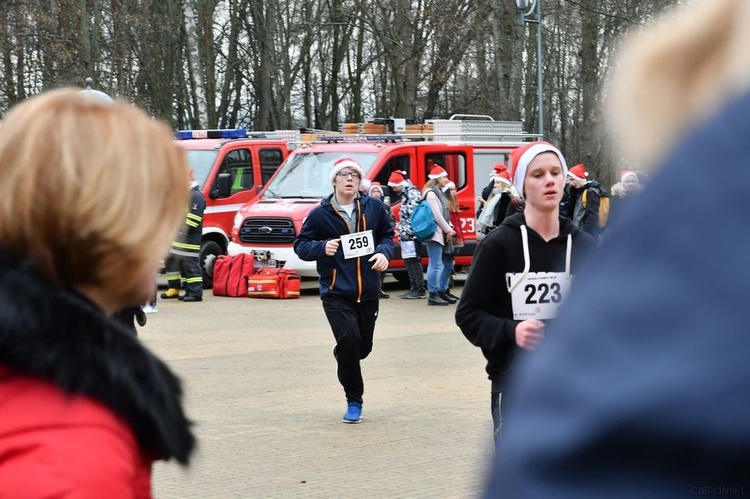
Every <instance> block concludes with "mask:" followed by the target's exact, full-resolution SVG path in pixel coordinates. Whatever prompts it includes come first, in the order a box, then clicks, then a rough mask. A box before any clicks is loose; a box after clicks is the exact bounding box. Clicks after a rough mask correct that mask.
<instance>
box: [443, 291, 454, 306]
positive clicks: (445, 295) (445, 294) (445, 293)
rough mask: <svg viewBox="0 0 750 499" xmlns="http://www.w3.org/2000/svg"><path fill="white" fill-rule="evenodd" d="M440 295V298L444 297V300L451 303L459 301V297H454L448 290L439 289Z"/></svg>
mask: <svg viewBox="0 0 750 499" xmlns="http://www.w3.org/2000/svg"><path fill="white" fill-rule="evenodd" d="M438 295H439V296H440V298H442V299H443V301H446V302H448V303H450V304H451V305H453V304H454V303H456V302H457V301H458V298H455V297H452V296H451V295H449V294H448V292H447V291H438Z"/></svg>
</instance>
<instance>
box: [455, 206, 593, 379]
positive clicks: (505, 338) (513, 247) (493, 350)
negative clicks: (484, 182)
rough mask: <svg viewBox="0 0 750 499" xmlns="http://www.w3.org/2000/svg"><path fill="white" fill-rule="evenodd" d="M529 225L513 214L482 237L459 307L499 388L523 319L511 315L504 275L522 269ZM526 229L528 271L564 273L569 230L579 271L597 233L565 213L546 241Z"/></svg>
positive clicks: (467, 330)
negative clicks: (523, 229)
mask: <svg viewBox="0 0 750 499" xmlns="http://www.w3.org/2000/svg"><path fill="white" fill-rule="evenodd" d="M525 224H526V219H525V218H524V216H523V214H522V213H518V214H516V215H513V216H510V217H508V218H506V219H505V221H504V222H503V223H502V224H501V225H500V227H498V228H497V229H495V230H493V231H492V232H490V233H489V234H488V235H487V237H486V238H485V239H484V241H482V244H480V245H479V247H478V248H477V251H476V253H475V254H474V262H473V263H472V265H471V270H470V271H469V277H468V278H467V280H466V284H465V286H464V290H463V292H462V293H461V300H460V301H459V303H458V307H457V308H456V324H457V325H458V327H459V328H461V331H462V332H463V334H464V336H466V338H468V340H469V341H471V342H472V343H473V344H474V345H476V346H478V347H480V348H481V349H482V353H483V354H484V356H485V358H486V359H487V368H486V369H487V374H488V375H489V378H490V379H491V380H492V382H493V387H494V388H493V389H499V390H500V391H502V387H503V386H504V385H505V382H506V379H507V376H508V372H509V370H510V367H511V364H512V362H513V357H514V356H515V354H516V351H517V350H518V349H519V347H518V346H517V345H516V336H515V333H516V325H518V323H519V322H520V321H516V320H513V307H512V301H511V295H510V293H508V289H507V287H506V280H505V274H506V273H508V272H514V273H521V272H523V270H524V256H523V243H522V240H521V225H525ZM526 228H527V229H528V236H529V257H530V260H531V265H530V269H529V271H530V272H564V271H565V256H566V251H567V244H568V234H570V235H571V236H572V250H571V264H570V265H571V274H575V273H576V271H577V270H578V269H579V268H580V265H581V262H582V260H584V258H585V257H586V255H588V254H589V253H590V252H591V250H592V249H593V248H594V246H595V243H594V240H593V238H592V237H591V236H590V235H588V234H586V233H584V232H582V231H580V230H578V229H577V228H576V227H575V226H574V225H573V222H571V221H570V220H569V219H567V218H563V217H560V234H559V235H558V236H557V237H555V238H553V239H551V240H550V241H547V242H545V241H544V239H542V237H541V236H539V234H537V233H536V232H535V231H534V230H533V229H531V228H530V227H528V226H526Z"/></svg>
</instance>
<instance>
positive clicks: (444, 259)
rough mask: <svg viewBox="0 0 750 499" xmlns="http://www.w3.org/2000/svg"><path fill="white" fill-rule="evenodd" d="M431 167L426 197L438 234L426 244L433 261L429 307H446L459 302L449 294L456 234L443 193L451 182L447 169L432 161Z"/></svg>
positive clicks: (428, 265)
mask: <svg viewBox="0 0 750 499" xmlns="http://www.w3.org/2000/svg"><path fill="white" fill-rule="evenodd" d="M427 166H428V168H430V170H429V174H428V175H427V177H428V178H429V180H428V181H427V182H426V183H425V185H424V187H423V188H422V197H423V198H424V199H425V200H427V203H428V204H429V205H430V210H431V211H432V215H433V217H435V223H436V224H437V230H435V234H433V236H432V238H431V239H428V240H427V241H426V242H425V244H426V245H427V258H428V261H429V263H428V264H427V292H428V293H429V297H428V299H427V304H428V305H438V306H445V305H448V304H451V303H456V302H457V301H458V297H457V296H454V295H451V294H449V291H448V285H449V281H450V276H451V273H452V272H453V237H454V236H455V235H456V231H455V229H454V228H453V226H452V225H451V223H450V211H449V209H448V203H447V201H446V199H445V195H444V194H443V191H442V190H441V189H442V188H443V187H445V185H446V184H447V183H448V182H450V180H449V179H448V172H447V171H445V168H443V167H442V166H440V165H438V164H436V163H434V162H433V161H432V160H431V159H429V160H427Z"/></svg>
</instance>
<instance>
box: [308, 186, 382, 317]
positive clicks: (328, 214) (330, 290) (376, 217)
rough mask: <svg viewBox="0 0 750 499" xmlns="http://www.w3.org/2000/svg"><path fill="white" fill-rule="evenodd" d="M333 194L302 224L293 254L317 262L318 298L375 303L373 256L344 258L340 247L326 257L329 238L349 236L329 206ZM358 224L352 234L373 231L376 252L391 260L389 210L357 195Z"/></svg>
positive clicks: (377, 287) (376, 274)
mask: <svg viewBox="0 0 750 499" xmlns="http://www.w3.org/2000/svg"><path fill="white" fill-rule="evenodd" d="M332 197H333V194H332V195H330V196H328V198H326V199H324V200H322V201H321V202H320V206H317V207H315V208H314V209H313V210H312V211H311V212H310V214H309V215H308V216H307V220H305V223H304V224H302V230H300V233H299V235H298V236H297V239H295V241H294V252H295V253H296V254H297V256H299V257H300V258H301V259H302V260H307V261H317V268H318V274H319V275H320V281H319V283H320V297H321V298H324V297H326V296H342V297H345V298H350V299H354V300H356V301H358V302H360V301H366V300H376V299H377V298H378V292H379V290H380V272H376V271H374V270H372V265H373V263H372V262H369V261H368V260H369V259H370V258H372V255H367V256H363V257H358V258H351V259H349V260H345V259H344V252H343V250H342V248H341V246H339V249H338V250H337V251H336V254H335V255H333V256H332V257H330V256H326V252H325V246H326V243H327V242H328V241H330V240H331V239H336V238H338V237H340V236H341V235H342V234H349V233H352V231H351V230H349V224H348V223H347V222H346V220H345V219H344V218H343V217H342V216H341V214H340V213H339V212H338V211H336V207H335V206H333V204H332V203H331V198H332ZM355 203H356V206H357V208H356V209H357V225H356V229H355V231H354V232H360V231H365V230H372V234H373V237H374V238H375V253H382V254H383V255H385V257H386V258H387V259H388V260H390V259H391V256H392V255H393V236H394V232H393V225H392V224H391V219H390V216H389V211H390V210H389V208H388V207H387V206H386V205H385V204H384V203H383V202H382V201H380V200H379V199H375V198H373V197H370V196H366V195H360V196H359V197H358V198H357V199H356V200H355Z"/></svg>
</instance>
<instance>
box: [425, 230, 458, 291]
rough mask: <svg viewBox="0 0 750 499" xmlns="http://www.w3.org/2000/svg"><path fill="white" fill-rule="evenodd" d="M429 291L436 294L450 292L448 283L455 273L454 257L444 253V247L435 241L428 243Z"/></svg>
mask: <svg viewBox="0 0 750 499" xmlns="http://www.w3.org/2000/svg"><path fill="white" fill-rule="evenodd" d="M426 245H427V257H428V258H429V259H430V262H429V264H428V265H427V291H429V292H430V293H436V292H438V291H448V281H449V280H450V277H451V273H452V272H453V255H451V254H450V253H443V245H442V244H440V243H436V242H435V241H427V243H426Z"/></svg>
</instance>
